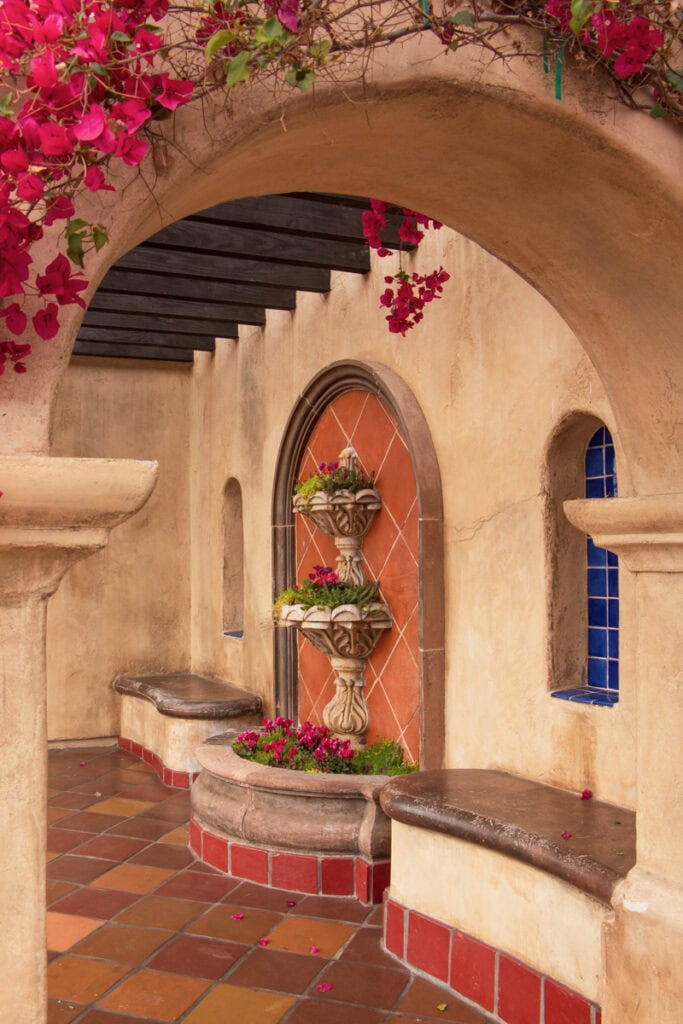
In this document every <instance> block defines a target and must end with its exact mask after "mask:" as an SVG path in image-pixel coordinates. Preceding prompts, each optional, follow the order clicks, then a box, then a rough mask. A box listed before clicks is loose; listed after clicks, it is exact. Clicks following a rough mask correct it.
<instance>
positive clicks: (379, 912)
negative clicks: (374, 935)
mask: <svg viewBox="0 0 683 1024" xmlns="http://www.w3.org/2000/svg"><path fill="white" fill-rule="evenodd" d="M383 921H384V907H375V909H374V910H373V911H371V913H370V915H369V917H367V918H366V919H365V923H366V924H376V925H378V926H379V927H380V928H381V927H382V923H383Z"/></svg>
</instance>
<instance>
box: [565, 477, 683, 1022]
mask: <svg viewBox="0 0 683 1024" xmlns="http://www.w3.org/2000/svg"><path fill="white" fill-rule="evenodd" d="M565 511H566V513H567V516H568V518H569V519H570V521H571V522H572V523H573V524H574V525H575V526H578V527H579V529H581V530H583V531H584V532H585V533H589V534H590V535H591V536H592V538H593V540H594V542H595V543H596V544H597V545H598V546H599V547H604V548H607V549H608V550H609V551H614V552H616V554H617V555H618V556H619V558H620V564H622V565H624V566H625V567H626V568H627V569H629V570H630V571H631V572H633V573H634V574H635V591H636V632H635V636H632V637H628V636H625V637H623V643H624V644H632V645H633V646H634V648H635V666H636V673H635V679H634V680H632V683H633V685H635V686H636V690H637V692H636V708H637V722H636V730H637V807H636V812H637V814H636V830H637V861H636V865H635V867H634V868H633V869H632V871H631V872H630V873H629V874H628V876H627V877H626V879H625V880H624V882H623V883H622V884H621V885H620V886H619V887H618V888H617V890H616V891H615V894H614V898H613V901H612V903H613V907H614V918H613V920H612V921H611V922H610V923H609V924H608V925H607V926H606V929H605V934H604V936H603V941H604V975H605V999H604V1005H603V1024H624V1022H625V1021H628V1022H629V1024H676V1022H678V1021H680V1012H681V998H683V993H682V992H681V964H683V886H682V879H683V843H682V833H683V830H682V828H681V826H682V824H683V758H682V757H681V751H682V750H683V665H682V661H681V652H682V651H683V494H667V495H658V496H654V497H645V498H613V499H609V500H602V501H570V502H565ZM625 685H629V681H628V680H625Z"/></svg>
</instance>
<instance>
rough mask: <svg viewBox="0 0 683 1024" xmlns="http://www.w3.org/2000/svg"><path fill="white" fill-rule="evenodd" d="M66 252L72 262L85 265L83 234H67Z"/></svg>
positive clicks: (80, 265)
mask: <svg viewBox="0 0 683 1024" xmlns="http://www.w3.org/2000/svg"><path fill="white" fill-rule="evenodd" d="M66 254H67V256H68V257H69V259H70V260H71V262H72V263H75V264H76V265H77V266H79V267H82V266H83V236H82V235H70V236H69V235H67V246H66Z"/></svg>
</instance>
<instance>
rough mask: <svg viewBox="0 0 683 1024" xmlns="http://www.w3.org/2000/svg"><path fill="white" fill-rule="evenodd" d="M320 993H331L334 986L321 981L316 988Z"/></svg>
mask: <svg viewBox="0 0 683 1024" xmlns="http://www.w3.org/2000/svg"><path fill="white" fill-rule="evenodd" d="M315 987H316V988H317V990H318V992H329V991H330V989H331V988H332V986H331V985H330V983H329V981H321V982H320V984H319V985H316V986H315Z"/></svg>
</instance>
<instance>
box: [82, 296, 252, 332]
mask: <svg viewBox="0 0 683 1024" xmlns="http://www.w3.org/2000/svg"><path fill="white" fill-rule="evenodd" d="M89 308H90V309H92V310H93V311H97V312H110V311H111V312H115V313H140V314H142V315H144V316H157V315H158V316H166V317H178V318H179V319H183V320H186V321H188V322H189V323H192V322H193V321H196V320H202V321H209V320H214V321H216V324H222V323H224V322H225V321H226V320H227V321H230V322H235V323H242V324H254V325H256V326H257V327H262V326H263V325H264V324H265V322H266V312H265V310H264V309H260V308H259V307H258V306H237V305H235V304H234V303H228V302H221V303H219V302H204V301H203V300H202V296H201V292H200V291H198V292H197V295H196V300H192V299H173V298H171V297H170V296H167V295H123V294H121V293H118V292H99V291H97V292H95V294H94V296H93V299H92V303H91V305H90V307H89ZM200 333H202V332H200ZM203 333H205V332H203ZM214 333H217V331H215V332H214Z"/></svg>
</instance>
